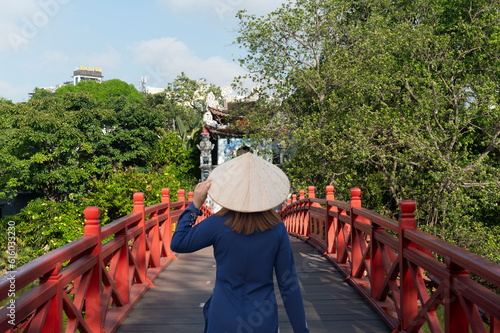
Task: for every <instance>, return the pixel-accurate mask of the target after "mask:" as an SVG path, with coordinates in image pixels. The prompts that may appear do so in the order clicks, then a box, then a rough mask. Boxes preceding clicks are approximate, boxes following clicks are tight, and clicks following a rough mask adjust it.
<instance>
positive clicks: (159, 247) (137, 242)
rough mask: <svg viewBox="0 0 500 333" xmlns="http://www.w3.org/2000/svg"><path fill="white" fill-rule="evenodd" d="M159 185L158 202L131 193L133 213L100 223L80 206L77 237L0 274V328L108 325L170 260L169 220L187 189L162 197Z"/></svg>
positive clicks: (94, 212) (95, 328)
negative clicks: (174, 197)
mask: <svg viewBox="0 0 500 333" xmlns="http://www.w3.org/2000/svg"><path fill="white" fill-rule="evenodd" d="M161 192H162V199H161V202H160V203H158V204H156V205H153V206H150V207H147V208H145V207H144V203H143V200H144V194H143V193H135V194H134V196H133V199H134V209H133V212H132V213H131V214H129V215H127V216H124V217H121V218H119V219H117V220H115V221H113V222H112V223H110V224H108V225H106V226H103V227H101V225H100V222H99V214H100V210H99V208H98V207H87V208H86V209H85V211H84V215H85V220H86V222H85V228H84V236H82V237H80V238H78V239H77V240H74V241H73V242H71V243H68V244H66V245H64V246H62V247H60V248H57V249H55V250H53V251H51V252H49V253H47V254H45V255H43V256H41V257H39V258H37V259H35V260H33V261H31V262H29V263H27V264H26V265H23V266H21V267H19V268H18V269H17V270H16V272H15V273H13V275H9V274H7V275H5V276H3V277H1V278H0V297H1V299H0V300H5V299H8V298H9V302H11V303H9V304H8V305H6V306H4V307H2V308H0V332H19V331H22V332H62V331H65V332H75V331H76V330H79V331H80V332H114V331H115V330H116V329H117V328H118V326H119V325H120V323H121V322H122V321H123V320H124V319H125V318H126V316H127V315H128V313H129V312H130V311H131V310H132V308H133V307H134V306H135V304H137V302H138V301H139V300H140V298H141V297H142V296H143V295H144V294H145V292H146V291H147V290H148V289H149V288H150V287H151V286H153V282H154V281H155V279H156V278H157V277H158V275H159V274H160V273H161V272H162V271H163V270H164V269H165V268H166V267H167V266H168V265H169V264H170V262H172V260H175V259H176V257H175V253H173V252H172V251H171V250H170V240H171V237H172V232H173V230H174V229H173V225H174V224H175V223H176V222H177V219H178V217H179V215H180V214H181V213H182V211H183V210H184V209H185V208H186V207H187V205H188V204H189V202H190V201H192V193H190V194H189V199H188V200H189V201H186V199H185V196H184V195H185V191H184V190H179V194H178V195H179V199H178V201H177V202H170V197H169V192H170V191H169V190H168V189H162V191H161ZM204 214H205V215H206V216H208V215H209V214H210V212H209V211H207V210H206V209H205V213H204ZM110 237H111V238H112V239H111V240H108V241H106V242H104V241H105V240H106V239H108V238H110ZM64 263H66V265H65V267H64V268H62V266H63V264H64ZM37 280H39V281H40V282H39V284H38V285H36V286H35V287H33V288H31V289H30V290H29V291H27V292H25V293H24V294H22V295H20V296H19V297H17V298H16V299H13V298H11V297H10V296H9V291H10V290H11V289H12V288H13V287H15V290H16V291H17V290H20V289H21V288H24V287H26V286H28V285H29V284H30V283H32V282H35V281H37ZM12 281H14V282H15V283H12ZM10 304H14V306H13V307H12V306H10V308H9V305H10ZM12 308H13V309H14V311H12ZM9 314H11V315H10V316H9ZM64 314H65V315H66V316H67V318H68V320H67V323H66V324H63V316H64ZM12 318H15V319H14V321H12ZM12 323H14V325H12Z"/></svg>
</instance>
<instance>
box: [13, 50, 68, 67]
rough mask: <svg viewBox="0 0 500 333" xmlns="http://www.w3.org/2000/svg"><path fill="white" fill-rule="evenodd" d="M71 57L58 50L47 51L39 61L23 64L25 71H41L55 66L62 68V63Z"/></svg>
mask: <svg viewBox="0 0 500 333" xmlns="http://www.w3.org/2000/svg"><path fill="white" fill-rule="evenodd" d="M68 60H69V57H68V56H66V55H64V54H62V53H61V52H57V51H46V52H44V53H43V54H42V55H41V56H40V61H39V62H38V63H29V64H25V65H23V66H22V69H23V70H24V71H25V72H39V71H40V70H42V69H46V68H50V67H51V66H55V67H58V68H60V67H61V65H62V64H65V63H67V62H68Z"/></svg>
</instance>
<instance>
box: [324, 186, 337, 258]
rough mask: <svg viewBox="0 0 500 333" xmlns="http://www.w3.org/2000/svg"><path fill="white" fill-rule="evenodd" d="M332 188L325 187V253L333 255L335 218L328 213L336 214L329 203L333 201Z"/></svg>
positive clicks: (335, 209) (334, 208)
mask: <svg viewBox="0 0 500 333" xmlns="http://www.w3.org/2000/svg"><path fill="white" fill-rule="evenodd" d="M333 193H334V188H333V186H332V185H328V186H327V187H326V214H327V216H326V235H327V236H326V237H327V238H326V244H327V245H326V253H335V228H336V226H337V218H336V217H333V216H330V214H329V212H334V213H337V207H336V206H332V205H331V203H330V201H334V200H335V196H334V194H333Z"/></svg>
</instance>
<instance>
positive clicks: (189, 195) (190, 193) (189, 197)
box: [188, 192, 193, 204]
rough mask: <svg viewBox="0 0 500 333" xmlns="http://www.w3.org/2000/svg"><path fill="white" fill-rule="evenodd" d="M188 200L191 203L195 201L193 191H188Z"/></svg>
mask: <svg viewBox="0 0 500 333" xmlns="http://www.w3.org/2000/svg"><path fill="white" fill-rule="evenodd" d="M188 202H189V203H191V202H193V192H189V193H188ZM189 203H188V204H189Z"/></svg>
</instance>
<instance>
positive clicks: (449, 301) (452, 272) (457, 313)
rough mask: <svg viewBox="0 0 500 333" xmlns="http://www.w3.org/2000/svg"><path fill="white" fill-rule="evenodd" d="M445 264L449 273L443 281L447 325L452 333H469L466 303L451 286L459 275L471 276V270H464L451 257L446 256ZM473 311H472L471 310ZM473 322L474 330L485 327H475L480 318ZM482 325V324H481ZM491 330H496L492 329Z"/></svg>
mask: <svg viewBox="0 0 500 333" xmlns="http://www.w3.org/2000/svg"><path fill="white" fill-rule="evenodd" d="M445 264H446V267H447V270H448V273H449V276H448V279H447V280H444V281H443V283H445V284H446V286H445V291H444V302H445V308H444V317H445V323H446V325H445V327H446V329H447V332H450V333H468V332H469V322H468V320H467V311H466V309H465V308H464V305H465V304H462V303H461V302H460V299H459V297H458V296H457V295H456V294H455V293H454V292H453V290H452V288H451V284H452V280H453V279H454V278H457V277H460V276H461V277H463V278H465V279H468V278H469V272H468V271H466V270H464V269H463V268H462V267H460V266H459V265H457V264H455V263H454V262H453V261H452V259H451V258H450V257H446V258H445ZM471 312H472V311H471ZM476 319H477V320H475V321H473V322H471V323H470V324H471V327H472V331H473V332H476V331H477V332H479V331H480V330H482V328H483V327H477V328H475V327H474V325H476V324H477V322H481V321H482V320H481V319H480V318H476ZM481 326H482V324H481ZM490 332H495V331H494V330H490Z"/></svg>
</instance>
